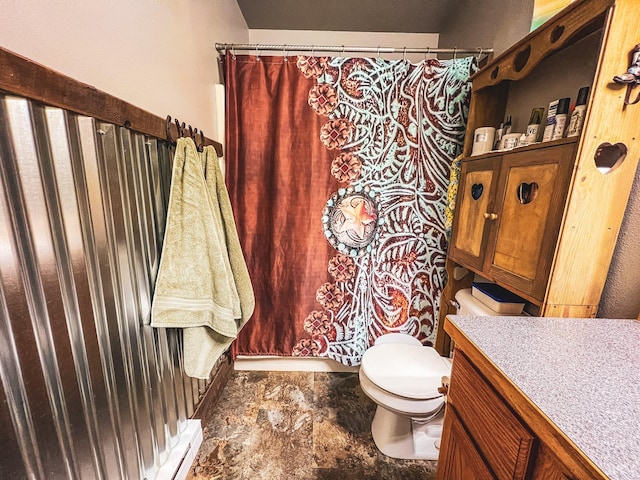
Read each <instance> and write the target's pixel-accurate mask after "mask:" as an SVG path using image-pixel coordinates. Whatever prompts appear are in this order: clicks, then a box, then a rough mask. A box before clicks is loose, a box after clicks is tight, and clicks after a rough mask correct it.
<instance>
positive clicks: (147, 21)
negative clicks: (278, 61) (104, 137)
mask: <svg viewBox="0 0 640 480" xmlns="http://www.w3.org/2000/svg"><path fill="white" fill-rule="evenodd" d="M0 11H1V12H2V14H0V46H2V47H3V48H6V49H8V50H11V51H13V52H15V53H18V54H20V55H22V56H25V57H27V58H29V59H31V60H34V61H36V62H38V63H40V64H42V65H44V66H46V67H49V68H51V69H53V70H57V71H58V72H61V73H64V74H65V75H68V76H70V77H73V78H75V79H76V80H80V81H82V82H84V83H88V84H90V85H93V86H94V87H96V88H97V89H99V90H102V91H105V92H107V93H109V94H111V95H114V96H116V97H118V98H121V99H123V100H126V101H127V102H129V103H132V104H134V105H136V106H138V107H140V108H142V109H144V110H147V111H149V112H151V113H154V114H156V115H158V116H160V117H165V116H166V115H171V116H172V117H177V118H179V119H180V120H181V121H184V122H186V123H189V124H191V125H192V126H193V127H197V128H199V129H202V130H203V131H204V133H205V135H207V136H208V137H209V138H215V136H214V132H217V131H218V129H217V122H216V115H215V107H216V106H215V100H214V99H215V92H214V84H216V83H218V82H219V73H218V65H217V59H218V55H217V52H216V50H215V46H214V45H215V43H216V42H222V43H224V42H236V43H237V42H247V41H248V39H249V31H248V29H247V26H246V23H245V21H244V18H243V16H242V13H241V12H240V8H239V7H238V4H237V2H236V1H235V0H135V1H131V0H64V1H63V0H56V1H44V2H43V1H42V0H0ZM0 68H1V67H0ZM218 140H221V141H222V140H223V139H218Z"/></svg>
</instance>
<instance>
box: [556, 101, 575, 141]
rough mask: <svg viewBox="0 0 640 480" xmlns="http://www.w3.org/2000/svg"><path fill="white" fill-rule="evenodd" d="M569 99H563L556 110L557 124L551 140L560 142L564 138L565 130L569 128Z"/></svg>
mask: <svg viewBox="0 0 640 480" xmlns="http://www.w3.org/2000/svg"><path fill="white" fill-rule="evenodd" d="M569 102H571V99H570V98H569V97H566V98H561V99H560V100H559V101H558V109H557V110H556V124H555V126H554V128H553V135H551V140H559V139H561V138H562V137H564V129H565V127H566V126H567V115H568V114H569Z"/></svg>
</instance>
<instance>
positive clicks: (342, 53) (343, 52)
mask: <svg viewBox="0 0 640 480" xmlns="http://www.w3.org/2000/svg"><path fill="white" fill-rule="evenodd" d="M342 56H343V57H344V45H342Z"/></svg>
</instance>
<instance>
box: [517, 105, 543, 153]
mask: <svg viewBox="0 0 640 480" xmlns="http://www.w3.org/2000/svg"><path fill="white" fill-rule="evenodd" d="M543 115H544V107H537V108H534V109H533V110H531V116H530V117H529V124H528V125H527V131H526V132H525V133H524V138H523V141H522V142H521V143H522V145H530V144H532V143H536V142H537V141H538V132H539V131H540V125H541V124H542V116H543Z"/></svg>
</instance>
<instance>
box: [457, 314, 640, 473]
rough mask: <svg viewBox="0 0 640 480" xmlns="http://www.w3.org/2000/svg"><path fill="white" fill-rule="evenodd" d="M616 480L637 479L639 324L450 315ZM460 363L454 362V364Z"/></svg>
mask: <svg viewBox="0 0 640 480" xmlns="http://www.w3.org/2000/svg"><path fill="white" fill-rule="evenodd" d="M448 322H450V323H451V325H447V327H446V330H447V332H449V333H450V334H451V333H453V335H452V337H453V338H454V339H455V337H456V336H457V335H463V336H465V337H466V338H467V339H468V340H469V341H470V342H471V343H472V344H473V345H474V346H475V347H476V348H477V349H478V350H480V352H481V353H482V354H483V355H484V356H486V357H487V359H488V360H489V361H490V362H492V363H493V364H494V365H495V366H496V367H497V368H498V370H500V371H501V372H502V374H503V375H504V376H506V377H507V379H508V380H510V382H512V383H513V384H514V385H515V386H516V387H517V388H518V389H519V390H520V391H521V392H522V393H523V394H524V395H525V396H526V397H527V398H528V399H529V401H530V402H532V403H533V404H534V405H535V406H536V407H537V408H538V409H539V410H540V411H541V412H542V413H543V414H544V415H545V416H546V417H547V418H548V420H550V422H552V424H555V426H556V427H557V428H558V429H559V430H560V431H561V432H562V433H563V434H564V435H565V436H566V437H567V438H568V439H569V440H570V441H571V442H572V443H573V444H574V445H575V446H576V447H577V448H578V449H579V450H581V451H582V453H583V454H584V455H585V456H586V457H588V458H589V460H591V462H592V463H593V464H595V465H596V466H597V467H598V468H599V469H600V470H601V471H602V472H603V473H604V474H605V475H607V476H608V477H609V478H610V479H612V480H638V479H639V478H640V321H638V320H619V319H603V318H549V317H471V316H461V315H449V316H448ZM454 361H455V360H454Z"/></svg>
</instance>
